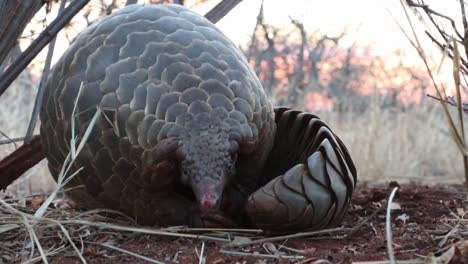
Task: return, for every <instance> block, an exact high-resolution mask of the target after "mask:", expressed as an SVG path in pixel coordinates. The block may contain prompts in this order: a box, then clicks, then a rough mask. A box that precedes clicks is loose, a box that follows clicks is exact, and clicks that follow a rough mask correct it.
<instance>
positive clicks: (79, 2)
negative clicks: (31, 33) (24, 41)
mask: <svg viewBox="0 0 468 264" xmlns="http://www.w3.org/2000/svg"><path fill="white" fill-rule="evenodd" d="M89 1H90V0H75V1H73V2H71V3H70V5H69V6H68V7H67V8H66V9H65V10H64V12H63V14H62V15H61V16H60V17H57V18H56V19H55V20H54V21H53V22H52V23H51V24H50V25H49V26H48V27H47V28H46V29H45V30H44V32H42V33H41V34H40V35H39V37H37V38H36V39H35V40H34V41H33V42H32V43H31V44H30V45H29V47H28V48H27V49H26V50H25V51H24V52H23V53H22V54H21V56H20V57H19V58H18V59H17V60H16V61H15V62H14V63H13V64H12V65H11V66H10V67H8V69H7V70H6V71H5V73H3V74H2V75H1V76H0V96H1V95H2V94H3V93H4V92H5V91H6V89H7V88H8V87H9V86H10V84H11V83H12V82H13V81H14V80H15V79H16V77H18V75H19V74H20V73H21V72H22V71H23V70H24V69H25V68H26V66H27V65H28V64H29V63H30V62H31V61H32V60H33V59H34V58H35V57H36V56H37V54H39V52H41V50H42V49H43V48H44V47H45V46H46V45H47V44H48V43H49V42H50V41H51V40H52V39H53V38H54V37H55V35H57V33H58V32H59V31H60V30H61V29H62V28H63V27H64V26H65V25H66V24H67V23H68V22H69V21H70V20H71V19H72V18H73V17H74V16H75V15H76V14H77V13H78V12H79V11H80V10H81V9H82V8H83V7H84V6H85V5H86V4H87V3H88V2H89Z"/></svg>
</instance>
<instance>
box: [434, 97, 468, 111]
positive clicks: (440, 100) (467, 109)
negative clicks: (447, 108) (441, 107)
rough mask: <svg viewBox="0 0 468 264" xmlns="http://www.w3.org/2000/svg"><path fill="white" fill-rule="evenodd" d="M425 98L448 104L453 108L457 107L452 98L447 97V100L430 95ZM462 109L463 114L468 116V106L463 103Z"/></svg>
mask: <svg viewBox="0 0 468 264" xmlns="http://www.w3.org/2000/svg"><path fill="white" fill-rule="evenodd" d="M427 97H429V98H432V99H434V100H437V101H439V102H443V103H447V104H449V105H451V106H454V107H458V104H457V103H456V102H455V99H453V96H447V98H446V99H444V98H439V97H437V96H434V95H431V94H427ZM462 108H463V112H464V113H465V114H467V115H468V104H467V103H463V107H462Z"/></svg>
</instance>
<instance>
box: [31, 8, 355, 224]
mask: <svg viewBox="0 0 468 264" xmlns="http://www.w3.org/2000/svg"><path fill="white" fill-rule="evenodd" d="M98 109H99V110H100V111H101V115H98V116H97V119H96V121H95V122H91V120H92V119H93V117H94V116H95V113H96V111H97V110H98ZM40 118H41V133H40V134H41V143H42V145H43V149H44V152H45V154H46V157H47V159H48V165H49V169H50V171H51V174H52V175H53V176H54V177H55V178H57V177H58V175H59V173H60V171H61V170H62V164H63V163H64V161H65V160H66V159H67V157H68V155H69V153H70V151H71V147H70V144H71V142H72V141H71V139H72V135H75V139H77V140H78V141H79V140H80V139H81V138H84V133H85V131H86V129H87V128H88V126H90V125H92V130H90V131H91V134H90V135H89V137H87V139H86V143H85V144H84V145H83V146H84V147H83V148H82V150H81V152H80V153H79V155H78V156H77V157H76V159H75V160H74V161H73V165H72V170H73V171H78V170H79V172H78V174H77V175H76V176H74V178H73V179H72V180H71V181H70V183H69V185H68V186H67V187H73V188H71V190H70V191H69V192H68V194H69V195H70V196H71V197H72V198H73V199H74V200H76V201H77V202H78V204H80V205H81V206H83V207H85V208H97V207H101V208H102V207H105V208H112V209H115V210H119V211H121V212H123V213H125V214H127V215H129V216H131V217H133V218H135V219H136V220H137V221H138V222H140V223H143V224H154V225H161V226H167V225H191V226H217V225H228V226H230V225H237V226H250V227H257V228H262V229H265V230H273V231H292V230H300V229H320V228H324V227H328V226H332V225H336V224H338V223H340V221H341V219H342V218H343V215H344V214H345V212H346V210H347V207H348V204H349V202H350V199H351V195H352V193H353V190H354V187H355V184H356V169H355V166H354V164H353V161H352V160H351V157H350V155H349V152H348V150H347V149H346V147H345V146H344V144H343V143H342V141H341V140H340V139H339V138H338V137H337V136H336V135H335V134H334V133H333V132H332V131H331V130H330V128H329V127H328V126H327V125H326V124H325V123H324V122H322V121H321V120H320V119H319V118H318V117H316V116H314V115H312V114H309V113H305V112H301V111H296V110H291V109H288V108H276V109H274V108H273V106H272V103H271V102H270V101H269V99H268V98H267V96H266V94H265V92H264V90H263V88H262V85H261V83H260V81H259V79H258V78H257V76H256V75H255V73H254V72H253V70H252V69H251V67H249V64H248V62H247V61H246V59H245V58H244V56H243V54H242V53H241V51H240V50H239V49H238V48H237V47H236V46H235V45H234V44H233V43H232V42H231V41H230V40H229V39H228V38H227V37H226V36H225V35H224V34H223V33H222V32H221V31H220V30H219V29H218V28H217V27H216V26H214V25H213V24H212V23H211V22H209V21H208V20H207V19H205V18H204V17H202V16H200V15H198V14H196V13H194V12H192V11H190V10H189V9H187V8H185V7H183V6H179V5H129V6H127V7H125V8H122V9H120V10H119V11H117V12H115V13H113V14H111V15H109V16H107V17H105V18H103V19H101V20H100V21H98V22H96V23H94V24H92V25H91V26H89V27H88V28H87V29H85V30H84V31H83V32H81V33H80V34H79V36H78V37H77V38H76V40H75V41H74V42H73V43H72V44H71V46H70V47H69V48H68V50H67V51H66V52H65V53H64V54H63V56H62V57H61V58H60V60H59V61H58V62H57V63H56V65H55V66H54V68H53V69H52V71H51V73H50V76H49V79H48V82H47V85H46V89H45V96H44V101H43V103H42V106H41V112H40ZM72 120H73V122H72ZM72 130H73V131H72ZM70 173H71V172H70Z"/></svg>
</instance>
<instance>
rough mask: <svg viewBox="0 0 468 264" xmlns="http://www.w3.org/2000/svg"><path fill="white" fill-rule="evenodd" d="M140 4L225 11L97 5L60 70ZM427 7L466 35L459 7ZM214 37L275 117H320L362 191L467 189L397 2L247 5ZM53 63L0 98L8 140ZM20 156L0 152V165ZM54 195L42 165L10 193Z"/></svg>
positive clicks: (31, 29) (87, 11)
mask: <svg viewBox="0 0 468 264" xmlns="http://www.w3.org/2000/svg"><path fill="white" fill-rule="evenodd" d="M136 2H138V3H139V4H142V3H163V2H164V3H167V2H172V3H174V2H176V3H178V4H183V5H185V6H187V7H189V8H191V9H192V10H194V11H196V12H198V13H200V14H202V15H203V14H205V13H206V12H207V11H209V10H210V9H211V8H212V7H214V6H215V5H216V4H217V3H219V0H198V1H197V0H185V1H141V0H140V1H124V0H122V1H119V0H91V1H90V3H89V4H88V5H87V6H86V7H85V8H84V9H83V10H82V11H81V12H80V13H79V14H78V15H77V16H76V17H75V18H74V19H73V20H72V21H71V23H70V24H69V25H68V26H67V27H66V28H65V29H64V30H62V31H61V32H60V33H59V34H58V37H57V44H56V47H55V52H54V56H53V59H52V62H53V63H54V62H55V61H56V60H57V59H58V58H60V55H61V54H62V53H63V51H64V50H65V49H66V48H67V47H68V45H69V44H70V42H71V41H73V39H74V38H75V37H76V35H77V34H78V33H79V32H80V31H81V30H83V29H84V28H85V27H87V26H88V25H89V24H91V23H93V22H94V21H96V20H97V19H99V18H100V17H103V16H105V15H107V14H110V13H112V12H113V11H115V10H116V9H118V8H121V7H122V6H125V5H126V4H129V3H136ZM442 2H443V3H442ZM425 3H426V4H429V5H430V6H431V8H433V9H435V10H438V11H439V12H442V13H444V14H446V15H449V16H450V17H452V18H453V19H454V24H455V26H456V27H459V28H460V29H461V32H463V25H462V21H461V19H460V20H457V18H458V17H461V14H460V3H459V1H458V0H447V1H426V2H425ZM58 6H59V3H51V4H50V9H49V10H47V11H46V9H45V8H44V10H41V11H40V12H38V13H37V14H36V16H35V17H34V19H33V20H32V21H31V22H30V23H29V25H28V26H27V27H26V29H25V31H24V32H23V35H22V37H21V39H20V41H19V43H18V44H19V45H18V46H17V47H16V48H15V49H14V50H13V52H12V53H11V54H10V55H9V61H10V63H11V61H12V60H13V59H14V58H15V57H17V56H18V55H19V54H20V53H21V50H24V49H25V48H26V47H27V46H28V45H29V43H30V42H31V40H33V39H34V38H35V37H37V36H38V34H40V33H41V31H42V30H43V29H44V28H45V26H46V25H47V24H48V23H50V22H51V21H53V19H54V18H55V17H56V16H57V10H58ZM408 11H409V13H408V17H410V19H412V21H413V28H414V30H415V32H417V34H418V35H419V37H418V40H419V41H420V43H421V47H422V48H423V50H424V54H425V55H426V56H427V58H428V66H429V67H430V68H431V70H432V72H433V73H434V78H435V79H436V80H437V82H439V83H441V84H443V86H444V87H445V88H446V90H447V93H448V95H450V94H453V93H454V91H455V89H454V87H453V86H454V85H453V76H452V62H451V60H450V59H447V56H446V54H445V55H444V52H441V49H440V47H438V46H437V45H434V43H433V42H432V41H431V39H430V38H428V36H427V35H426V34H425V33H424V32H425V31H428V32H431V30H434V28H431V24H430V23H428V21H427V18H425V17H423V16H422V15H421V12H418V11H417V10H413V9H409V10H408ZM429 22H430V21H429ZM441 23H443V22H441ZM217 25H218V26H219V27H220V29H221V30H222V31H223V32H224V33H225V34H226V35H227V36H228V37H229V38H230V39H231V40H232V41H233V42H234V43H235V44H236V45H237V46H238V47H239V48H240V49H241V50H242V51H243V52H244V54H245V56H246V58H247V59H248V61H249V63H250V65H251V66H252V68H253V69H254V70H255V72H256V73H257V75H258V76H259V78H260V80H261V82H262V84H263V87H264V89H265V91H266V92H267V94H268V95H269V97H270V98H271V100H272V102H273V104H274V105H276V106H279V105H282V106H289V107H294V108H297V109H301V110H306V111H309V112H313V113H315V114H316V115H318V116H320V117H321V118H322V119H323V120H324V121H325V122H327V123H328V124H329V125H330V126H331V128H332V129H333V130H334V131H335V133H336V134H337V135H338V136H339V137H340V138H342V140H343V141H344V142H345V144H346V145H347V147H348V148H349V150H350V152H351V153H352V156H353V158H354V161H355V163H356V167H357V169H358V178H359V180H360V181H392V180H396V181H399V182H408V181H416V182H420V183H435V182H451V183H457V182H458V183H462V180H463V175H464V168H463V159H462V156H461V155H460V151H459V149H458V148H457V145H456V144H455V143H454V141H453V139H452V138H451V132H450V129H449V128H448V125H447V118H446V116H445V114H444V112H443V109H442V107H441V105H440V103H439V102H437V101H436V100H433V99H431V98H429V97H428V96H427V94H430V95H436V92H435V90H434V87H433V83H432V81H431V79H430V77H429V75H428V72H427V70H426V68H425V66H424V64H423V61H422V60H421V59H420V57H419V56H418V53H417V51H416V49H415V47H413V46H412V45H411V44H410V41H409V40H408V38H407V37H406V36H405V33H404V32H406V34H408V35H410V38H411V36H412V28H411V27H410V24H409V23H408V19H407V16H406V15H405V12H404V9H403V7H402V5H401V3H400V2H399V1H390V0H381V1H372V0H359V1H346V0H330V1H317V0H289V1H278V0H264V1H262V0H244V1H242V2H241V3H240V4H239V5H238V6H236V7H235V8H234V9H233V10H232V11H231V12H230V13H229V14H228V15H227V16H225V17H224V18H223V19H222V20H221V21H219V22H218V23H217ZM441 26H446V27H447V28H449V29H450V27H451V24H450V23H448V25H445V24H441ZM46 54H47V49H44V51H43V52H42V53H41V54H40V55H39V56H38V57H37V58H36V59H35V60H34V61H33V63H32V64H31V65H30V66H29V67H28V68H27V69H26V70H25V71H24V72H23V73H22V74H21V75H20V77H19V78H18V79H17V80H16V81H15V82H14V84H13V85H12V87H10V88H9V89H8V90H7V92H6V93H5V94H4V95H3V96H1V97H0V109H1V111H0V131H1V132H2V133H3V134H4V135H7V136H8V137H10V138H16V137H22V136H24V134H25V133H26V129H27V126H28V122H29V119H30V115H31V112H32V107H33V104H34V97H35V95H36V90H37V87H38V85H39V80H40V78H41V74H42V69H43V66H44V61H45V58H46ZM0 70H2V71H3V69H0ZM462 88H463V91H465V90H466V87H465V86H463V85H462ZM452 110H453V111H455V110H456V109H455V108H453V109H451V111H452ZM37 133H38V131H36V133H35V134H37ZM4 135H2V136H1V139H5V137H4ZM16 147H18V145H15V144H8V145H0V158H2V157H4V156H6V155H7V154H8V153H10V152H11V151H13V150H14V149H15V148H16ZM53 186H54V182H53V180H52V178H51V177H50V175H49V172H48V170H47V168H46V164H45V161H42V162H41V163H40V164H39V165H38V166H36V167H35V168H33V169H31V170H29V171H28V172H27V173H26V175H25V176H23V177H21V178H20V179H19V180H17V181H16V183H15V184H13V185H12V186H10V187H9V189H8V190H9V191H10V192H12V193H14V194H23V193H26V194H28V193H38V192H47V191H49V190H50V189H51V188H53Z"/></svg>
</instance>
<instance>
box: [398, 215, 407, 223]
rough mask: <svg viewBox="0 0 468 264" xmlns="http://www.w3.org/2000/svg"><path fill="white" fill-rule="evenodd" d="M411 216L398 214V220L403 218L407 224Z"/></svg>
mask: <svg viewBox="0 0 468 264" xmlns="http://www.w3.org/2000/svg"><path fill="white" fill-rule="evenodd" d="M409 218H410V217H409V216H408V215H407V214H401V215H399V216H397V218H396V220H401V221H402V222H403V224H406V221H407V220H409Z"/></svg>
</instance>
